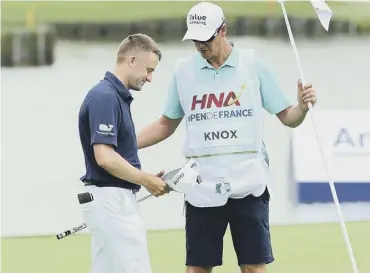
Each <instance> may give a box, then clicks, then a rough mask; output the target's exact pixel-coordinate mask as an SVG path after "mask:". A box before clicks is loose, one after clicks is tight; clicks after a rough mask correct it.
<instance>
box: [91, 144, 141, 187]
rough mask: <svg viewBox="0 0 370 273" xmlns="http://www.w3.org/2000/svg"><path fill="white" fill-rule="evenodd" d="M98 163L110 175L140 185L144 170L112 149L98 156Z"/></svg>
mask: <svg viewBox="0 0 370 273" xmlns="http://www.w3.org/2000/svg"><path fill="white" fill-rule="evenodd" d="M98 165H99V166H100V167H101V168H103V169H105V170H106V171H107V172H109V173H110V174H111V175H113V176H115V177H118V178H120V179H123V180H126V181H129V182H131V183H135V184H138V185H142V181H144V179H142V177H143V175H144V172H142V171H141V170H139V169H137V168H135V167H134V166H132V165H131V164H130V163H128V162H127V161H126V160H125V159H124V158H123V157H121V156H120V155H119V154H118V153H117V152H115V151H114V150H112V151H109V152H106V153H105V154H104V156H101V157H100V160H99V161H98Z"/></svg>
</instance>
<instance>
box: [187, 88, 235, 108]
mask: <svg viewBox="0 0 370 273" xmlns="http://www.w3.org/2000/svg"><path fill="white" fill-rule="evenodd" d="M240 95H241V94H240ZM240 95H239V96H236V95H235V93H234V91H230V92H229V93H227V94H225V92H222V93H220V94H219V95H218V97H216V95H215V94H204V95H203V96H202V98H201V99H198V97H197V96H196V95H195V96H193V102H192V104H191V110H192V111H193V110H194V109H195V107H196V105H197V104H200V109H204V108H207V109H208V108H211V107H212V106H215V107H216V108H221V107H227V106H231V105H233V104H235V105H237V106H240V102H239V98H240Z"/></svg>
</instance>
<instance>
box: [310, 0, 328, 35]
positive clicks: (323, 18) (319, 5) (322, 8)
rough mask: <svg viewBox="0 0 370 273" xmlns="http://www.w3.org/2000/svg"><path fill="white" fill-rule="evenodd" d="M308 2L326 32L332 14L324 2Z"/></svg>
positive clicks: (320, 0) (317, 0)
mask: <svg viewBox="0 0 370 273" xmlns="http://www.w3.org/2000/svg"><path fill="white" fill-rule="evenodd" d="M310 2H311V4H312V6H313V8H314V9H315V11H316V14H317V16H318V17H319V20H320V23H321V25H322V26H323V27H324V28H325V30H326V31H328V30H329V23H330V19H331V16H332V15H333V12H332V11H331V9H330V8H329V6H328V5H327V4H326V3H325V1H324V0H310Z"/></svg>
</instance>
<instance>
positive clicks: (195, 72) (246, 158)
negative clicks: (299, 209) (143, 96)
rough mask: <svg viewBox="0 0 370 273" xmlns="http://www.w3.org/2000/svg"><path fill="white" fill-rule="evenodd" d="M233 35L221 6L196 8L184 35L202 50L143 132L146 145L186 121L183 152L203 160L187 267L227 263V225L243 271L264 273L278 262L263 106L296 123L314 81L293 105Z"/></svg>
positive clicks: (179, 73)
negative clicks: (271, 218) (224, 259)
mask: <svg viewBox="0 0 370 273" xmlns="http://www.w3.org/2000/svg"><path fill="white" fill-rule="evenodd" d="M226 34H227V27H226V20H225V16H224V14H223V11H222V9H221V8H220V7H219V6H217V5H215V4H212V3H207V2H202V3H199V4H196V5H195V6H193V7H192V8H191V9H190V11H189V13H188V16H187V32H186V34H185V36H184V38H183V40H190V41H192V42H193V43H194V46H195V48H196V49H197V51H198V52H196V54H194V55H193V56H190V57H189V58H187V59H185V60H183V61H182V62H180V63H179V64H178V65H177V66H176V69H175V72H174V74H173V76H172V81H171V83H170V88H169V93H168V99H167V103H166V106H165V110H164V113H163V115H162V116H161V117H160V118H159V119H158V120H157V121H155V122H154V123H152V124H150V125H149V126H147V127H146V128H144V129H143V130H142V131H141V132H140V133H139V134H138V146H139V149H140V148H144V147H148V146H151V145H154V144H156V143H158V142H160V141H162V140H164V139H166V138H168V137H169V136H171V135H172V134H173V133H174V131H175V130H176V128H177V127H178V125H179V124H180V122H181V121H182V120H184V121H185V124H186V142H185V145H184V155H185V157H186V158H194V159H195V160H197V161H198V163H199V165H200V176H201V179H202V183H200V184H198V185H197V186H195V187H194V188H193V189H192V190H191V191H190V192H189V193H187V194H186V196H185V200H186V253H187V256H186V266H187V269H186V272H187V273H207V272H211V271H212V268H213V267H216V266H220V265H222V252H223V236H224V234H225V231H226V228H227V226H228V225H230V231H231V235H232V239H233V243H234V249H235V252H236V256H237V260H238V264H239V266H240V269H241V272H243V273H247V272H248V273H264V272H265V265H266V264H269V263H271V262H273V260H274V257H273V252H272V247H271V240H270V231H269V201H270V192H269V190H268V188H269V185H270V184H271V182H272V181H271V175H270V172H269V167H268V164H267V163H266V161H267V160H266V159H267V154H264V145H263V139H262V136H263V134H262V114H263V109H265V110H266V111H268V112H269V113H270V114H272V115H276V116H277V117H278V118H279V120H280V121H281V122H282V124H283V125H285V126H288V127H291V128H294V127H297V126H299V125H300V124H301V123H302V121H303V120H304V119H305V117H306V114H307V112H308V110H309V109H308V103H312V104H313V105H314V104H315V103H316V96H315V91H314V90H313V89H312V86H311V85H307V86H302V84H301V82H300V81H298V84H297V98H298V103H297V104H296V105H291V104H290V103H289V102H288V100H287V98H286V97H285V95H284V93H283V92H282V91H281V90H280V89H279V87H278V85H277V83H276V82H275V81H274V78H273V76H272V75H271V74H270V73H269V71H268V70H267V68H266V67H264V66H263V65H262V64H261V63H260V62H259V61H258V60H257V59H256V58H255V56H254V54H253V51H247V50H242V49H241V48H239V47H238V45H237V44H235V43H233V42H231V41H229V40H228V39H227V38H226Z"/></svg>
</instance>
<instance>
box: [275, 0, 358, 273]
mask: <svg viewBox="0 0 370 273" xmlns="http://www.w3.org/2000/svg"><path fill="white" fill-rule="evenodd" d="M278 2H279V3H280V5H281V8H282V11H283V14H284V19H285V24H286V26H287V30H288V34H289V39H290V43H291V45H292V48H293V51H294V55H295V58H296V61H297V66H298V69H299V72H300V75H301V81H302V84H303V86H304V85H305V84H306V82H305V77H304V74H303V69H302V64H301V60H300V58H299V55H298V50H297V46H296V44H295V41H294V37H293V33H292V30H291V28H290V24H289V20H288V15H287V12H286V9H285V5H284V1H283V0H278ZM310 2H311V4H312V6H313V8H314V9H315V11H316V14H317V16H318V18H319V20H320V23H321V25H322V26H323V27H324V28H325V30H326V31H328V29H329V23H330V19H331V16H332V11H331V9H330V8H329V6H328V5H327V4H326V3H325V1H323V0H321V1H320V0H317V1H315V0H310ZM308 107H309V110H310V111H309V115H310V117H311V120H312V124H313V127H314V131H315V134H316V139H317V142H318V145H319V148H320V152H321V156H322V159H323V163H324V167H325V172H326V175H327V176H328V180H329V185H330V190H331V193H332V195H333V199H334V203H335V206H336V208H337V211H338V215H339V220H340V221H339V222H340V225H341V229H342V233H343V237H344V241H345V243H346V246H347V250H348V255H349V257H350V260H351V263H352V268H353V272H354V273H358V269H357V265H356V260H355V257H354V254H353V250H352V247H351V242H350V240H349V236H348V232H347V229H346V225H345V223H344V218H343V215H342V211H341V208H340V204H339V200H338V196H337V192H336V190H335V186H334V182H333V179H332V176H331V173H330V171H329V165H328V162H327V161H326V158H325V155H324V150H323V147H322V144H321V143H322V142H321V141H320V136H319V134H318V132H317V130H316V124H315V119H314V113H313V112H314V111H313V109H312V105H311V104H309V105H308Z"/></svg>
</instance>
